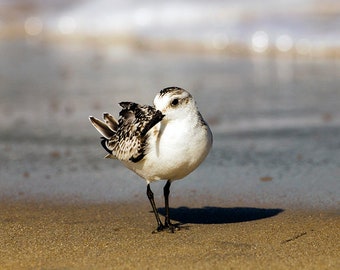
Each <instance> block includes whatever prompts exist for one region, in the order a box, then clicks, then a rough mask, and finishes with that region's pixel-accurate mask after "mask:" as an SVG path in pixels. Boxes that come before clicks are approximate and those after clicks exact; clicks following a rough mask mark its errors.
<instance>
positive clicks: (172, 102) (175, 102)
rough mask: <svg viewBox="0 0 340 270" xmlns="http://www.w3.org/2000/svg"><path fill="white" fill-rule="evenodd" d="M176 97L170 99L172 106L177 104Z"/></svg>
mask: <svg viewBox="0 0 340 270" xmlns="http://www.w3.org/2000/svg"><path fill="white" fill-rule="evenodd" d="M178 102H179V101H178V98H175V99H174V100H173V101H171V105H172V106H176V105H177V104H178Z"/></svg>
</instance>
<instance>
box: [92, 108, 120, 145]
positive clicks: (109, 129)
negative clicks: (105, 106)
mask: <svg viewBox="0 0 340 270" xmlns="http://www.w3.org/2000/svg"><path fill="white" fill-rule="evenodd" d="M103 119H104V121H105V122H103V121H101V120H99V119H97V118H95V117H93V116H90V117H89V120H90V122H91V124H92V125H93V126H94V127H95V128H96V130H97V131H98V132H99V133H100V134H102V135H103V136H104V138H106V139H110V138H111V137H112V136H113V135H115V134H116V131H117V128H118V122H117V120H116V119H115V118H114V117H113V116H112V115H111V114H109V113H104V115H103Z"/></svg>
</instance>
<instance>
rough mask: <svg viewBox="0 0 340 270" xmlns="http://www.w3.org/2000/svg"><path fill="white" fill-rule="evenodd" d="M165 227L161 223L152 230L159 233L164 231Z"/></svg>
mask: <svg viewBox="0 0 340 270" xmlns="http://www.w3.org/2000/svg"><path fill="white" fill-rule="evenodd" d="M164 229H165V226H164V225H163V224H162V223H161V224H159V225H158V227H157V228H156V230H154V231H152V233H159V232H162V231H164Z"/></svg>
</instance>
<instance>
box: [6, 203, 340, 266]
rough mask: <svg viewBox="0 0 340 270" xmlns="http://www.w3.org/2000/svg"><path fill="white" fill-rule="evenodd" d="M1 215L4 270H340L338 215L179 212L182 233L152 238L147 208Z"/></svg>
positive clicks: (65, 207)
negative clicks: (163, 269) (164, 269)
mask: <svg viewBox="0 0 340 270" xmlns="http://www.w3.org/2000/svg"><path fill="white" fill-rule="evenodd" d="M0 207H1V218H0V222H1V231H0V242H1V253H0V261H1V269H162V268H167V269H179V268H180V269H338V267H339V263H340V261H339V227H340V218H339V215H338V214H336V213H335V212H320V211H309V212H308V211H307V212H306V211H293V210H289V209H269V208H257V207H235V208H233V207H218V206H210V207H199V206H197V207H195V206H192V205H191V206H190V207H177V208H176V207H174V208H172V209H171V211H172V214H173V217H174V218H175V221H177V222H180V223H182V228H181V230H180V231H177V232H175V233H173V234H172V233H168V232H162V233H158V234H151V231H152V230H153V229H154V226H155V222H154V217H153V214H152V213H151V212H150V207H149V206H148V204H147V203H144V202H140V203H136V204H131V203H130V204H115V203H111V204H62V203H60V204H51V203H46V202H40V203H37V202H36V203H32V202H31V203H27V202H12V203H8V202H7V203H6V202H1V204H0ZM160 210H161V211H162V209H160ZM176 219H177V220H176Z"/></svg>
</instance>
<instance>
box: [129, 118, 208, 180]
mask: <svg viewBox="0 0 340 270" xmlns="http://www.w3.org/2000/svg"><path fill="white" fill-rule="evenodd" d="M194 120H195V119H194ZM148 144H149V149H148V152H147V155H146V156H145V158H144V159H143V160H141V161H140V162H138V163H131V162H125V165H126V166H127V167H128V168H130V169H131V170H133V171H135V172H136V173H137V174H138V175H140V176H141V177H143V178H144V179H146V181H148V182H151V181H154V180H160V179H164V180H167V179H171V180H177V179H181V178H183V177H185V176H187V175H188V174H189V173H191V172H192V171H193V170H195V169H196V168H197V167H198V166H199V165H200V163H201V162H202V161H203V160H204V159H205V157H206V156H207V154H208V153H209V150H210V148H211V145H212V134H211V131H210V129H209V127H208V126H207V125H202V122H201V121H192V119H190V118H189V117H188V118H184V119H180V120H176V121H170V122H167V121H162V122H161V123H159V124H157V125H156V126H155V127H154V128H153V129H152V130H150V137H149V141H148Z"/></svg>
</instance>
